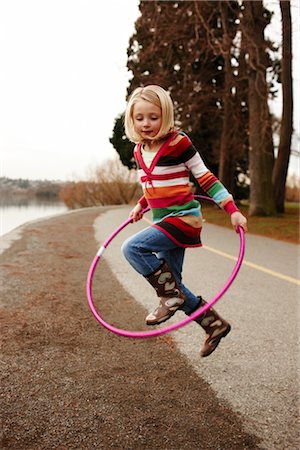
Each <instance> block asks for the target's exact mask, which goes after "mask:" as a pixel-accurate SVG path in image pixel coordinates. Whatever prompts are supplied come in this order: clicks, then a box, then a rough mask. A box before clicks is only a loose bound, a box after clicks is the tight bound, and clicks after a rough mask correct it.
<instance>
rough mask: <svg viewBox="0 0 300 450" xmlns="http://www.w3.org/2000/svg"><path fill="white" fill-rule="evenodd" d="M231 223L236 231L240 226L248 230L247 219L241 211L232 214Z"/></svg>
mask: <svg viewBox="0 0 300 450" xmlns="http://www.w3.org/2000/svg"><path fill="white" fill-rule="evenodd" d="M231 223H232V226H233V228H234V229H235V231H236V232H237V233H238V231H239V230H238V227H239V226H240V227H242V228H243V230H244V231H245V232H246V231H248V227H247V219H246V217H245V216H243V214H242V213H241V212H239V211H236V212H234V213H233V214H231Z"/></svg>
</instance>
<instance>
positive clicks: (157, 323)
mask: <svg viewBox="0 0 300 450" xmlns="http://www.w3.org/2000/svg"><path fill="white" fill-rule="evenodd" d="M177 311H178V310H177V309H176V311H174V313H173V314H172V315H171V316H167V317H164V318H162V319H161V320H159V321H158V322H151V323H150V322H146V325H148V326H149V327H152V326H155V325H160V324H161V323H164V322H166V321H167V320H169V319H171V317H173V316H174V314H175V313H176V312H177Z"/></svg>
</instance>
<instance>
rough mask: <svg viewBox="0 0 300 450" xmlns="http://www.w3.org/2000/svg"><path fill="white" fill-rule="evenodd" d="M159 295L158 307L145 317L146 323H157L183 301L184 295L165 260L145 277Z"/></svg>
mask: <svg viewBox="0 0 300 450" xmlns="http://www.w3.org/2000/svg"><path fill="white" fill-rule="evenodd" d="M145 278H146V279H147V281H148V282H149V283H150V284H151V286H153V287H154V289H155V290H156V293H157V295H158V297H160V301H159V305H158V307H157V308H156V309H155V310H154V311H153V312H151V313H150V314H149V315H148V316H147V317H146V324H147V325H157V324H159V323H162V322H165V321H166V320H168V319H169V318H170V317H172V316H173V315H174V314H175V312H176V311H177V309H178V308H180V306H181V305H182V304H183V303H184V301H185V296H184V294H183V292H182V291H181V289H180V288H179V286H178V284H177V282H176V279H175V277H174V275H173V273H172V272H171V270H170V269H169V267H168V265H167V263H166V262H163V263H162V265H161V266H160V267H159V269H157V270H156V271H155V272H154V273H152V274H150V275H148V276H146V277H145Z"/></svg>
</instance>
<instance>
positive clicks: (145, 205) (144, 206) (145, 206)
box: [138, 195, 148, 209]
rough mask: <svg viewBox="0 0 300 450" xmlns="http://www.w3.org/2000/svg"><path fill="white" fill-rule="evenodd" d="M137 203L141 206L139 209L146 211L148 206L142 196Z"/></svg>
mask: <svg viewBox="0 0 300 450" xmlns="http://www.w3.org/2000/svg"><path fill="white" fill-rule="evenodd" d="M138 203H139V204H140V205H141V207H142V208H143V209H146V208H147V206H148V202H147V200H146V197H145V196H144V195H143V196H142V197H141V198H140V199H139V200H138Z"/></svg>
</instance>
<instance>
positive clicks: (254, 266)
mask: <svg viewBox="0 0 300 450" xmlns="http://www.w3.org/2000/svg"><path fill="white" fill-rule="evenodd" d="M202 248H204V250H208V251H209V252H213V253H216V254H217V255H220V256H224V258H228V259H232V260H233V261H236V260H237V258H236V257H235V256H232V255H229V254H228V253H225V252H221V251H220V250H217V249H215V248H213V247H208V246H207V245H203V247H202ZM243 265H245V266H248V267H251V268H252V269H256V270H259V271H260V272H264V273H267V274H268V275H272V276H273V277H276V278H280V279H281V280H284V281H288V282H289V283H293V284H297V285H298V286H300V280H298V279H297V278H293V277H289V276H288V275H284V274H283V273H279V272H275V270H271V269H267V268H266V267H263V266H260V265H258V264H254V263H252V262H250V261H245V260H244V261H243Z"/></svg>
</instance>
